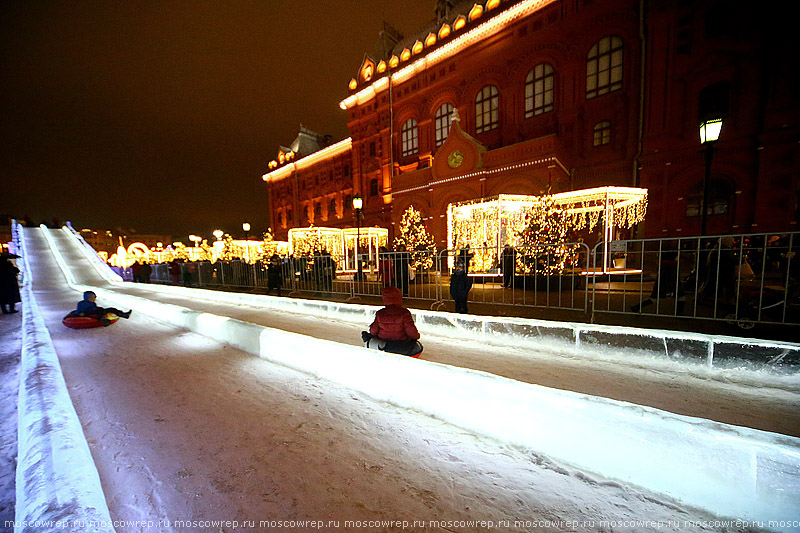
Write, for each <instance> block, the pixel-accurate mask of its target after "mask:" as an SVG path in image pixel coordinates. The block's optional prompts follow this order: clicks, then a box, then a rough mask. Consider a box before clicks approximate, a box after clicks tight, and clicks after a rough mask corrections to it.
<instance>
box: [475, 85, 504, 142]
mask: <svg viewBox="0 0 800 533" xmlns="http://www.w3.org/2000/svg"><path fill="white" fill-rule="evenodd" d="M499 125H500V96H499V93H498V91H497V87H495V86H494V85H487V86H486V87H484V88H483V89H481V92H479V93H478V96H477V97H475V132H476V133H483V132H484V131H489V130H493V129H495V128H497V126H499Z"/></svg>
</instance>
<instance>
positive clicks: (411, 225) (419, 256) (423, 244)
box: [393, 206, 436, 269]
mask: <svg viewBox="0 0 800 533" xmlns="http://www.w3.org/2000/svg"><path fill="white" fill-rule="evenodd" d="M399 231H400V235H398V236H397V237H395V239H394V244H393V247H394V249H395V250H397V248H398V246H400V245H401V244H403V245H405V247H406V250H407V251H408V252H410V253H411V266H412V267H413V268H417V267H422V268H423V269H427V268H430V267H431V265H432V264H433V258H434V256H435V255H436V243H435V242H434V240H433V235H431V234H430V233H428V231H427V229H426V228H425V224H423V223H422V215H420V213H419V211H417V210H416V209H414V207H413V206H409V208H408V209H406V212H405V213H403V217H402V218H401V219H400V229H399Z"/></svg>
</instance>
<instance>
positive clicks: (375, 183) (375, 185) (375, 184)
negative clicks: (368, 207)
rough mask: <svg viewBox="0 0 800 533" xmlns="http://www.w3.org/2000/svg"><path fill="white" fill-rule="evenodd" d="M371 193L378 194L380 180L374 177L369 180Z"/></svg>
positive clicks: (371, 194)
mask: <svg viewBox="0 0 800 533" xmlns="http://www.w3.org/2000/svg"><path fill="white" fill-rule="evenodd" d="M369 195H370V196H378V180H377V179H372V180H370V182H369Z"/></svg>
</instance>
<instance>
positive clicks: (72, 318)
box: [61, 311, 119, 329]
mask: <svg viewBox="0 0 800 533" xmlns="http://www.w3.org/2000/svg"><path fill="white" fill-rule="evenodd" d="M103 318H105V319H106V320H108V321H109V323H108V324H103V323H102V322H101V321H100V319H99V318H96V317H93V316H79V315H78V313H76V312H75V311H72V312H71V313H70V314H68V315H67V316H65V317H64V319H63V320H62V321H61V323H62V324H64V325H65V326H67V327H68V328H71V329H86V328H100V327H103V326H104V325H105V326H110V325H111V324H113V323H114V322H116V321H117V320H119V317H118V316H117V315H115V314H114V313H106V315H105V316H104V317H103Z"/></svg>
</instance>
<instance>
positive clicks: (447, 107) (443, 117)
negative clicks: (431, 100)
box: [435, 104, 453, 146]
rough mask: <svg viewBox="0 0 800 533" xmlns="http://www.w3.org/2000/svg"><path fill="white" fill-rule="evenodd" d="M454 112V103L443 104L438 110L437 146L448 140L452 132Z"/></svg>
mask: <svg viewBox="0 0 800 533" xmlns="http://www.w3.org/2000/svg"><path fill="white" fill-rule="evenodd" d="M452 114H453V104H442V105H441V107H439V109H437V110H436V121H435V122H436V146H441V145H442V143H444V141H446V140H447V134H448V133H450V126H451V124H452V121H451V120H450V116H451V115H452Z"/></svg>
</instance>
